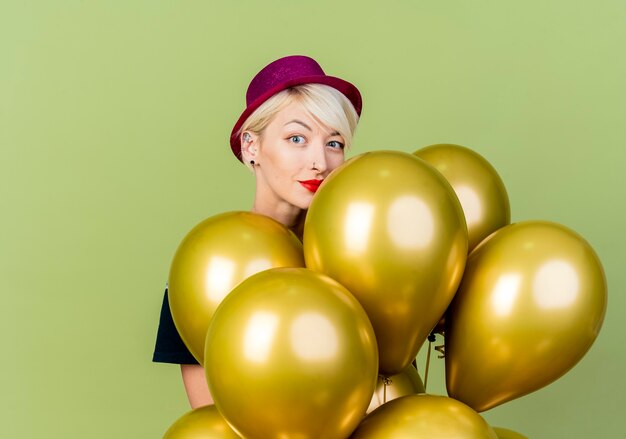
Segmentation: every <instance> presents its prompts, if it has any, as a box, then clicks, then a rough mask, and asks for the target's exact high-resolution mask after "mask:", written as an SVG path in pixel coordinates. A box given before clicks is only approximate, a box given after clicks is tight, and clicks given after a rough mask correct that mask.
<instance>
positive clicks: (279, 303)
mask: <svg viewBox="0 0 626 439" xmlns="http://www.w3.org/2000/svg"><path fill="white" fill-rule="evenodd" d="M205 357H206V358H207V359H210V361H207V363H206V366H205V370H206V376H207V381H208V383H209V389H210V391H211V395H212V396H213V398H214V400H215V404H216V405H217V407H218V408H219V410H220V413H222V415H223V416H224V418H225V419H226V420H227V421H228V423H229V424H230V425H231V426H232V427H233V429H234V430H235V431H236V432H238V433H239V434H240V435H241V436H243V437H246V438H262V439H271V438H287V437H289V438H291V437H294V438H299V439H307V438H341V437H347V436H348V435H349V434H350V433H351V432H352V430H354V428H356V426H357V425H358V423H359V422H360V421H361V419H362V417H363V415H364V414H365V410H366V409H367V406H368V404H369V402H370V399H371V397H372V393H373V392H374V387H375V385H376V376H377V360H378V356H377V350H376V340H375V337H374V331H373V329H372V326H371V324H370V322H369V320H368V319H367V315H366V314H365V311H364V310H363V308H362V307H361V305H359V302H358V301H357V300H356V299H355V298H354V297H353V296H352V295H351V294H350V293H349V292H348V290H346V289H345V288H344V287H343V286H341V285H340V284H338V283H337V282H335V281H334V280H332V279H331V278H329V277H328V276H324V275H322V274H319V273H315V272H313V271H311V270H307V269H305V268H276V269H272V270H267V271H264V272H262V273H258V274H256V275H254V276H252V277H250V278H248V279H247V280H245V281H244V282H242V283H241V284H240V285H239V286H238V287H236V288H235V289H234V290H233V291H232V292H231V293H230V294H229V295H228V297H226V298H225V299H224V301H223V302H222V304H221V305H220V306H219V308H218V309H217V311H216V312H215V314H214V316H213V319H212V321H211V324H210V326H209V330H208V332H207V339H206V351H205Z"/></svg>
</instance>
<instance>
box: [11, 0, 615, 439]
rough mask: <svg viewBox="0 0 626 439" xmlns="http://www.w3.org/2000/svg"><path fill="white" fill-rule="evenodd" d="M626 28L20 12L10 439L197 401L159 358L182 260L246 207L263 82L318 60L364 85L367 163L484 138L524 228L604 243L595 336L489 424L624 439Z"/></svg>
mask: <svg viewBox="0 0 626 439" xmlns="http://www.w3.org/2000/svg"><path fill="white" fill-rule="evenodd" d="M625 23H626V3H625V2H624V1H623V0H597V1H594V2H591V1H589V2H570V1H566V0H555V1H550V0H545V1H538V0H533V1H527V2H512V1H495V0H492V1H482V0H481V1H461V0H458V1H452V0H451V1H418V0H413V1H408V0H407V1H399V0H389V1H387V2H358V1H349V2H330V1H319V0H316V1H315V2H306V3H305V2H301V3H297V2H286V1H275V0H274V1H269V0H266V1H263V2H252V1H242V0H230V1H162V0H150V1H147V0H143V1H127V2H122V1H108V2H104V1H100V2H97V1H88V0H82V1H79V0H74V1H56V2H52V1H50V2H44V1H27V0H24V1H18V0H2V1H1V2H0V154H1V155H0V164H1V172H0V197H1V198H0V201H1V204H0V205H1V206H2V213H1V219H0V270H1V271H0V276H1V279H2V297H3V303H2V307H1V313H2V317H1V319H0V322H1V323H0V324H1V325H2V326H1V327H0V334H2V361H1V366H0V368H1V369H0V380H1V382H0V389H1V394H2V397H1V404H2V405H1V407H0V436H2V437H7V438H33V437H48V438H91V439H96V438H159V437H161V435H162V434H163V433H164V431H165V430H166V429H167V428H168V426H169V425H170V424H172V423H173V422H174V421H175V420H176V419H177V418H178V417H179V416H180V415H182V414H183V413H184V412H185V411H187V410H188V405H187V403H186V399H185V395H184V392H183V389H182V385H181V381H180V376H179V371H178V368H177V367H176V366H169V365H156V364H152V363H151V355H152V350H153V343H154V337H155V332H156V327H157V320H158V312H159V309H160V305H161V299H162V289H163V286H164V283H165V281H166V277H167V272H168V268H169V263H170V260H171V257H172V255H173V252H174V251H175V249H176V246H177V245H178V243H179V241H180V240H181V239H182V237H183V236H184V235H185V233H186V232H187V231H189V230H190V229H191V228H192V227H193V226H194V225H195V224H196V223H198V222H199V221H201V220H202V219H204V218H206V217H208V216H210V215H213V214H216V213H219V212H224V211H228V210H246V209H249V207H250V206H251V200H252V193H253V181H252V178H251V176H250V174H249V173H248V172H247V171H246V170H245V169H244V167H243V166H241V165H240V164H239V162H237V160H235V159H234V158H233V156H232V155H231V153H230V150H229V147H228V136H229V133H230V129H231V127H232V124H233V123H234V121H235V120H236V118H237V117H238V116H239V113H240V112H241V111H242V109H243V105H244V92H245V89H246V87H247V85H248V82H249V80H250V79H251V78H252V76H253V75H254V74H255V73H256V72H257V71H258V70H259V69H260V68H261V67H262V66H264V65H265V64H266V63H268V62H269V61H271V60H273V59H275V58H277V57H280V56H284V55H289V54H308V55H311V56H313V57H315V58H317V59H318V60H319V61H320V63H321V64H322V66H323V67H324V68H325V69H326V71H327V73H329V74H334V75H338V76H341V77H345V78H347V79H349V80H350V81H352V82H353V83H355V84H356V85H358V87H359V88H360V90H361V92H362V93H363V96H364V112H363V117H362V119H361V123H360V126H359V130H358V133H357V137H356V139H355V145H354V148H353V150H352V151H350V153H349V155H354V154H357V153H360V152H363V151H368V150H375V149H399V150H402V151H407V152H412V151H413V150H415V149H418V148H420V147H422V146H426V145H429V144H433V143H442V142H449V143H458V144H462V145H465V146H468V147H470V148H472V149H474V150H476V151H478V152H479V153H481V154H482V155H483V156H485V157H486V158H487V159H488V160H489V161H490V162H491V163H492V164H493V165H494V166H495V168H496V169H497V170H498V172H499V173H500V175H501V177H502V178H503V180H504V182H505V185H506V186H507V189H508V191H509V196H510V200H511V206H512V217H513V221H520V220H526V219H546V220H551V221H556V222H559V223H562V224H565V225H567V226H569V227H571V228H572V229H574V230H576V231H577V232H579V233H580V234H582V235H583V236H584V237H586V238H587V240H588V241H589V242H590V243H591V245H592V246H593V247H594V248H595V249H596V251H597V252H598V254H599V256H600V258H601V260H602V261H603V263H604V266H605V269H606V274H607V279H608V285H609V306H608V312H607V316H606V320H605V323H604V327H603V329H602V332H601V333H600V336H599V338H598V340H597V341H596V343H595V344H594V346H593V347H592V348H591V350H590V351H589V353H588V354H587V356H586V357H584V358H583V360H582V361H581V362H580V363H579V364H578V365H577V366H576V367H575V368H574V369H573V370H571V371H570V372H569V373H568V374H566V375H565V376H564V377H563V378H561V379H560V380H558V381H556V382H555V383H553V384H551V385H550V386H548V387H546V388H544V389H541V390H539V391H537V392H535V393H534V394H531V395H528V396H526V397H523V398H521V399H518V400H515V401H512V402H510V403H507V404H505V405H503V406H501V407H498V408H495V409H492V410H490V411H488V412H486V413H485V414H484V416H485V417H486V418H487V420H488V421H489V422H490V423H492V424H494V425H498V426H503V427H507V428H510V429H513V430H516V431H519V432H521V433H524V434H526V435H528V436H530V437H531V438H555V437H567V438H588V437H598V438H609V437H610V438H613V437H625V435H626V424H625V423H624V419H623V418H624V407H626V401H625V395H626V380H625V379H624V370H626V353H625V352H624V333H625V330H624V321H625V320H626V299H625V298H624V296H625V292H624V289H625V287H626V275H625V274H624V273H625V270H624V269H623V268H622V266H621V264H622V262H623V258H624V249H625V248H626V239H625V237H624V231H623V230H624V227H623V224H624V222H625V219H626V208H625V207H624V204H623V203H624V186H625V185H624V180H625V179H624V177H623V175H622V173H621V171H622V168H623V166H624V164H626V153H625V147H626V145H625V141H626V123H625V121H626V79H625V78H626V58H625V57H624V50H625V49H624V48H625V47H626V26H625ZM423 358H424V356H423V354H420V358H419V362H420V363H419V366H420V369H421V370H423ZM546 361H549V359H546ZM442 363H443V362H442V360H438V359H436V358H433V361H432V367H431V372H430V379H429V381H430V382H429V390H430V391H431V392H434V393H443V392H445V389H444V387H443V368H442ZM260 406H262V401H261V402H260ZM285 415H286V416H288V414H285Z"/></svg>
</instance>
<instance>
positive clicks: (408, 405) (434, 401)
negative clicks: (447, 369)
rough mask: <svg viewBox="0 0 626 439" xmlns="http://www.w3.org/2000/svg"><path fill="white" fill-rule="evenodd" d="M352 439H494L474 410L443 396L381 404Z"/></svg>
mask: <svg viewBox="0 0 626 439" xmlns="http://www.w3.org/2000/svg"><path fill="white" fill-rule="evenodd" d="M350 437H351V438H352V439H407V438H424V439H449V438H454V439H498V437H497V436H496V434H495V432H494V431H493V429H492V428H491V427H490V426H489V425H488V424H487V422H485V420H484V419H483V418H482V417H481V416H480V415H479V414H478V413H476V412H475V411H474V410H472V409H471V408H469V407H468V406H466V405H465V404H463V403H461V402H459V401H455V400H454V399H452V398H447V397H445V396H434V395H426V394H422V395H409V396H403V397H401V398H398V399H394V400H393V401H391V402H388V403H386V404H383V405H382V406H380V407H379V408H377V409H376V410H374V411H373V412H372V413H370V414H369V415H367V417H366V418H365V419H364V420H363V421H362V422H361V424H360V425H359V427H358V428H357V429H356V431H355V432H354V433H353V434H352V436H350Z"/></svg>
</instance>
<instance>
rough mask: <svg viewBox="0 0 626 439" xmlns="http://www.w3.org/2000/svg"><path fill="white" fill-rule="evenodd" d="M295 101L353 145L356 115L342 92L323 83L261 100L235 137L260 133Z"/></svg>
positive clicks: (289, 90)
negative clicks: (249, 132) (246, 132)
mask: <svg viewBox="0 0 626 439" xmlns="http://www.w3.org/2000/svg"><path fill="white" fill-rule="evenodd" d="M293 101H296V102H299V103H300V104H302V106H303V107H304V108H305V109H306V110H307V111H308V112H309V113H310V114H311V115H312V116H313V117H315V118H316V119H318V120H319V121H320V122H322V123H323V124H324V125H326V126H328V127H330V128H332V129H334V130H336V131H337V132H338V133H339V134H340V135H341V136H342V137H343V140H344V141H345V147H346V148H349V147H350V145H351V144H352V137H353V136H354V131H355V130H356V126H357V123H358V122H359V116H358V114H357V113H356V110H355V109H354V107H353V106H352V103H351V102H350V101H349V100H348V98H347V97H346V96H344V94H343V93H341V92H340V91H339V90H336V89H334V88H333V87H330V86H328V85H324V84H303V85H298V86H295V87H291V88H287V89H285V90H282V91H281V92H279V93H276V94H275V95H274V96H272V97H271V98H269V99H268V100H267V101H265V102H263V104H261V106H260V107H259V108H257V109H256V110H255V111H254V112H253V113H252V114H251V115H250V116H249V117H248V119H246V121H245V122H244V123H243V125H242V126H241V129H240V130H239V132H238V133H237V136H241V133H243V132H244V131H251V132H253V133H256V134H259V135H261V134H262V133H263V130H264V129H265V128H266V127H267V126H268V125H269V123H270V122H271V121H272V119H273V118H274V116H275V115H276V113H278V112H279V111H280V110H282V109H283V108H284V107H286V106H287V105H289V104H290V103H291V102H293Z"/></svg>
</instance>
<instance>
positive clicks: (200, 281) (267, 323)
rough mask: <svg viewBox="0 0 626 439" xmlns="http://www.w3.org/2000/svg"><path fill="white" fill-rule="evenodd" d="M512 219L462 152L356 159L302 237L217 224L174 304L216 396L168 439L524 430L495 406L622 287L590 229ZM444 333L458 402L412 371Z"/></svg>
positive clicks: (321, 196) (247, 219)
mask: <svg viewBox="0 0 626 439" xmlns="http://www.w3.org/2000/svg"><path fill="white" fill-rule="evenodd" d="M509 223H510V207H509V200H508V196H507V193H506V190H505V188H504V185H503V183H502V181H501V179H500V177H499V176H498V174H497V172H496V171H495V169H494V168H493V167H492V166H491V165H490V164H489V163H488V162H487V161H486V160H485V159H484V158H483V157H482V156H480V155H478V154H477V153H475V152H473V151H471V150H469V149H467V148H464V147H461V146H458V145H433V146H430V147H427V148H423V149H421V150H419V151H416V152H415V153H414V154H406V153H403V152H397V151H377V152H371V153H365V154H362V155H360V156H357V157H355V158H353V159H351V160H349V161H347V162H346V163H345V164H344V165H342V166H341V167H339V168H338V169H336V170H335V171H333V173H331V175H330V176H329V177H328V178H327V179H326V180H325V182H324V183H323V184H322V186H321V187H320V189H319V191H318V192H317V194H316V195H315V197H314V199H313V201H312V203H311V206H310V208H309V211H308V213H307V217H306V222H305V225H304V234H303V241H302V242H303V243H302V244H300V242H299V241H298V240H297V238H295V235H293V234H292V233H291V232H290V231H288V230H287V229H286V228H285V227H283V226H282V225H281V224H279V223H277V222H275V221H273V220H271V219H269V218H266V217H263V216H260V215H255V214H252V213H244V212H234V213H228V214H222V215H218V216H216V217H213V218H210V219H208V220H206V221H205V222H203V223H201V224H200V225H198V226H197V227H196V228H195V229H193V230H192V231H191V232H190V233H189V235H188V236H187V237H186V238H185V240H184V241H183V242H182V244H181V245H180V247H179V249H178V251H177V253H176V255H175V257H174V261H173V263H172V268H171V272H170V279H169V285H170V302H171V308H172V314H173V317H174V321H175V323H176V325H177V328H178V330H179V332H180V334H181V336H182V338H183V340H184V341H185V343H186V344H187V345H188V347H189V349H190V351H191V352H192V353H193V354H194V356H195V357H196V358H197V359H198V360H199V361H200V363H201V364H203V365H204V367H205V371H206V376H207V382H208V385H209V389H210V391H211V394H212V396H213V398H214V400H215V406H210V408H202V409H196V410H194V411H192V412H190V413H188V414H186V415H185V416H183V417H182V418H181V419H179V420H178V421H177V422H176V423H175V424H174V425H173V426H172V427H171V428H170V430H168V432H167V433H166V438H168V439H185V438H186V439H192V438H200V437H202V438H205V437H214V438H228V437H237V435H238V436H241V437H244V438H291V437H294V438H296V437H297V438H347V437H354V438H392V437H425V438H440V437H441V438H444V437H459V438H497V437H502V438H503V437H523V436H521V435H519V434H517V433H515V432H511V431H510V430H505V429H497V428H496V429H494V428H492V427H490V426H489V425H487V423H486V422H485V421H484V419H483V418H482V417H481V416H480V415H479V414H478V412H481V411H484V410H487V409H490V408H492V407H495V406H497V405H499V404H502V403H504V402H506V401H510V400H512V399H514V398H517V397H519V396H522V395H525V394H527V393H529V392H532V391H534V390H537V389H539V388H541V387H543V386H545V385H547V384H549V383H550V382H552V381H554V380H556V379H557V378H559V377H560V376H561V375H563V374H564V373H565V372H567V371H568V370H569V369H570V368H572V367H573V366H574V365H575V364H576V363H577V362H578V361H579V360H580V358H581V357H582V356H583V355H584V354H585V353H586V351H587V350H588V349H589V347H590V346H591V344H592V343H593V341H594V340H595V338H596V336H597V334H598V332H599V330H600V327H601V325H602V321H603V318H604V314H605V310H606V300H607V298H606V294H607V293H606V281H605V278H604V273H603V270H602V266H601V264H600V261H599V259H598V257H597V256H596V254H595V253H594V251H593V249H592V248H591V247H590V246H589V244H588V243H587V242H586V241H585V240H584V239H583V238H582V237H580V236H579V235H577V234H576V233H575V232H573V231H571V230H569V229H568V228H566V227H564V226H562V225H559V224H555V223H550V222H546V221H526V222H521V223H517V224H509ZM444 317H445V318H444ZM433 331H439V332H440V333H442V334H443V335H444V337H445V365H446V372H445V373H446V386H447V390H448V394H449V396H450V397H443V396H433V395H427V394H423V393H422V392H424V386H423V384H422V381H421V379H420V377H419V375H418V374H417V371H416V370H415V369H414V368H413V367H412V366H411V362H412V361H413V360H414V359H415V356H416V355H417V352H418V350H419V349H420V347H421V346H422V344H423V343H424V341H425V340H426V338H427V337H428V336H429V334H431V333H432V332H433ZM420 393H421V394H420ZM392 400H393V401H392ZM370 412H371V413H370ZM366 413H368V414H367V416H366ZM201 419H204V420H203V421H201ZM224 426H228V428H224Z"/></svg>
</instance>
